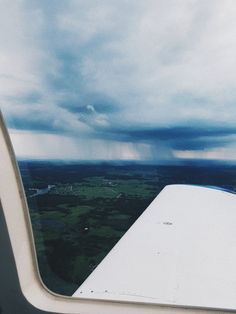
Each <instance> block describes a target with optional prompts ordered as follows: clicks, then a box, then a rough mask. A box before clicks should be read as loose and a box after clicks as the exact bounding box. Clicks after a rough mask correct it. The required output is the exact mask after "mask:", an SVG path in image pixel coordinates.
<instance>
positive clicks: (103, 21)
mask: <svg viewBox="0 0 236 314" xmlns="http://www.w3.org/2000/svg"><path fill="white" fill-rule="evenodd" d="M3 3H4V1H3ZM3 5H4V4H3ZM0 12H1V13H0V15H1V20H2V21H3V27H2V29H1V30H0V34H1V37H2V38H3V39H2V42H1V43H2V46H3V49H2V51H1V53H0V56H1V58H0V59H2V60H3V67H2V73H1V74H0V81H1V87H2V88H1V91H0V99H1V109H2V111H3V114H4V117H5V119H6V123H7V126H8V130H9V133H10V136H11V140H12V143H13V147H14V149H15V153H16V157H17V161H18V165H19V170H20V173H21V176H22V181H23V184H24V188H25V194H26V197H27V202H28V206H29V211H30V216H31V220H32V226H33V232H34V239H35V245H36V250H37V258H38V264H39V270H40V274H41V277H42V280H43V282H44V283H45V285H46V286H47V287H48V288H49V289H50V290H52V291H53V292H56V293H59V294H63V295H68V296H72V295H73V294H75V295H76V296H83V293H84V291H85V290H86V289H89V293H90V294H93V293H94V290H93V288H87V286H89V287H90V281H86V279H87V278H88V277H89V280H90V278H92V280H93V278H95V279H94V280H96V283H97V282H98V280H99V279H97V278H102V276H103V274H107V273H106V272H105V273H104V272H103V269H104V268H105V266H106V263H108V262H107V261H109V259H114V256H116V254H118V255H119V250H118V249H119V248H120V247H121V248H123V244H124V241H125V240H122V241H123V242H120V241H119V240H120V239H131V233H129V234H130V236H128V233H126V232H127V231H128V230H130V227H131V226H138V225H137V224H136V223H135V222H137V223H139V224H140V223H141V222H140V221H142V220H139V219H138V218H139V217H140V215H142V214H143V213H144V215H145V213H146V209H147V208H149V205H150V204H151V203H152V202H153V203H152V204H156V203H155V202H156V200H158V198H157V196H158V195H160V203H161V200H162V199H163V198H165V193H166V192H163V191H164V188H165V187H166V186H169V185H172V184H175V185H181V186H182V185H184V186H188V188H189V189H191V187H192V188H193V186H195V187H196V188H198V187H199V188H200V187H204V188H205V189H207V191H210V193H217V191H218V193H220V192H224V193H223V194H222V195H227V196H228V195H230V197H232V199H233V198H234V197H236V196H235V195H234V194H235V193H236V180H235V173H236V163H235V162H236V144H235V143H236V141H235V140H236V129H235V123H236V114H235V86H234V82H235V77H234V76H235V75H236V74H235V73H236V71H234V69H235V67H236V63H235V57H234V56H235V53H236V39H235V36H233V29H234V26H236V25H235V23H236V20H235V13H236V3H234V2H233V1H232V2H231V1H229V2H217V3H215V2H214V3H212V2H211V1H209V2H202V1H200V2H199V1H190V2H189V1H185V0H182V1H177V2H175V3H173V2H172V1H165V2H163V1H161V0H157V1H151V0H145V1H142V0H139V1H135V2H134V1H128V2H127V1H119V2H117V1H102V2H94V1H86V2H85V1H80V0H79V1H73V0H69V1H66V2H64V1H60V2H54V1H50V2H48V1H41V2H35V1H30V2H29V1H24V2H16V3H14V4H8V5H5V6H4V10H0ZM3 12H5V13H3ZM6 13H7V14H6ZM9 16H14V19H11V21H10V20H9ZM32 21H33V22H34V23H33V25H32ZM6 30H8V31H9V32H10V36H9V35H8V33H7V32H6ZM16 52H17V53H16ZM165 191H167V190H165ZM168 191H170V190H168ZM188 191H190V190H188ZM204 191H205V190H204ZM159 193H160V194H159ZM163 193H164V194H163ZM171 193H172V192H170V194H169V195H172V194H171ZM173 193H175V192H173ZM186 193H187V192H186ZM188 193H190V192H188ZM162 195H163V197H162ZM173 195H174V194H173ZM186 195H187V194H186ZM188 195H189V194H188ZM191 195H192V194H191ZM191 195H190V196H188V197H189V199H190V200H191V199H194V202H195V196H193V197H192V196H191ZM202 195H203V194H202ZM212 195H213V194H212ZM215 195H216V194H214V197H213V198H214V199H217V197H215ZM217 195H218V194H217ZM220 195H221V194H220ZM202 197H203V199H204V197H205V196H204V195H203V196H202ZM183 198H184V197H183ZM167 199H168V202H169V200H171V199H172V196H170V197H167ZM174 199H175V197H174V196H173V202H174ZM197 200H199V198H198V197H196V202H197ZM196 202H195V203H196ZM199 202H200V201H199ZM222 202H223V201H222ZM175 204H178V200H176V203H173V204H172V205H173V206H174V205H175ZM181 204H182V203H181ZM199 204H200V203H199ZM201 204H202V203H201ZM204 204H205V203H204ZM172 205H170V207H171V206H172ZM151 206H154V205H151ZM158 206H159V205H158ZM168 206H169V205H168ZM173 206H172V207H173ZM186 206H187V205H186ZM199 206H200V205H199ZM230 206H231V205H229V207H230ZM150 208H152V207H150ZM168 208H169V207H168ZM230 208H231V207H230ZM164 213H167V210H166V211H164ZM164 213H163V217H164V218H163V219H162V220H158V219H159V218H158V219H157V218H155V219H156V220H155V221H156V225H155V226H153V227H152V230H156V229H155V228H159V227H158V226H161V227H162V228H165V230H167V229H168V228H169V229H171V228H172V229H173V228H175V223H174V221H172V220H171V219H170V216H168V215H167V214H166V216H165V214H164ZM219 215H220V214H219ZM232 215H233V214H232ZM141 217H146V216H141ZM193 217H195V216H193ZM207 217H208V216H207ZM209 217H210V216H209ZM209 217H208V218H209ZM177 218H178V217H177ZM137 219H138V220H137ZM142 219H145V218H142ZM196 219H197V218H196ZM209 219H210V218H209ZM151 221H152V219H150V223H151ZM181 223H183V220H181ZM199 223H200V222H199ZM201 226H202V224H201ZM132 228H133V227H132ZM150 228H151V227H150ZM183 228H184V229H185V227H183ZM202 228H203V229H204V226H202ZM132 230H133V231H134V233H133V234H134V235H135V236H136V235H137V234H138V229H137V230H136V227H134V228H133V229H132ZM142 230H143V229H142ZM150 230H151V229H148V228H147V230H146V229H145V231H144V236H143V237H141V239H142V238H148V235H149V234H150ZM158 230H159V229H158ZM161 230H162V229H161ZM163 230H164V229H163ZM181 230H182V229H181ZM186 230H187V228H186ZM133 231H132V232H133ZM158 232H159V233H157V234H158V236H160V237H162V239H164V238H165V231H163V233H162V231H160V230H159V231H158ZM199 232H200V231H199ZM222 232H223V231H222ZM123 236H124V237H123ZM122 237H123V238H122ZM125 237H126V238H125ZM150 237H152V236H151V235H150ZM167 238H168V237H167ZM201 240H202V241H203V239H201ZM222 241H223V240H222ZM203 242H204V241H203ZM117 243H118V244H117ZM120 243H121V244H120ZM127 243H128V242H127ZM130 243H131V244H130V247H129V250H128V251H129V252H130V254H131V255H132V249H135V245H134V246H133V244H135V243H134V242H132V241H131V242H130ZM141 243H142V241H141V240H140V243H139V244H138V245H140V247H141V245H142V244H141ZM116 244H117V245H116ZM195 244H196V243H195ZM153 245H154V244H153ZM155 245H157V248H156V247H155V254H156V255H155V256H159V255H161V256H162V254H163V253H162V252H163V251H161V249H159V248H158V245H159V244H158V241H157V242H155ZM114 246H115V248H116V249H115V250H114V249H113V248H114ZM145 246H146V244H145ZM160 246H161V245H160ZM196 246H198V244H196ZM117 248H118V249H117ZM112 249H113V250H112ZM111 250H112V253H111V255H110V253H109V252H111ZM122 250H123V249H122ZM163 250H164V252H166V251H165V250H166V248H165V247H163ZM116 252H118V253H116ZM122 252H126V253H127V251H122ZM172 253H173V252H172ZM120 254H121V256H123V257H124V260H125V256H126V255H123V253H120ZM165 254H166V256H167V255H168V254H169V253H168V254H167V253H165ZM177 255H178V254H177ZM106 256H107V257H108V259H104V258H105V257H106ZM119 256H120V255H119ZM127 256H128V253H127ZM117 260H118V259H117ZM102 261H104V263H102V264H100V263H101V262H102ZM129 261H130V259H127V261H125V263H127V265H128V264H129ZM137 263H138V261H137ZM143 263H144V264H143V268H142V269H144V268H145V271H147V269H148V265H147V261H145V259H144V261H143ZM98 265H102V266H101V267H100V266H98ZM104 265H105V266H104ZM112 265H113V264H112ZM120 265H123V264H122V263H121V264H120ZM162 266H163V265H162ZM114 267H118V269H114V271H113V273H114V274H117V276H119V275H120V274H121V273H122V272H123V271H124V268H125V266H122V267H123V268H122V269H119V265H116V263H115V264H114ZM187 268H188V266H186V269H187ZM96 270H98V271H96ZM172 271H173V269H172V270H170V273H169V274H170V276H172V278H175V276H176V275H175V274H176V273H175V272H174V271H173V272H172ZM99 272H100V273H99ZM176 272H177V274H178V270H177V269H176ZM93 274H94V275H93ZM96 274H98V275H96ZM185 275H186V274H185ZM91 276H92V277H91ZM99 276H100V277H99ZM145 276H146V275H145ZM145 276H144V277H145ZM107 277H109V274H108V275H107ZM177 277H178V276H177ZM127 278H128V276H127ZM186 278H187V279H188V276H187V275H186ZM187 279H186V280H187ZM116 280H118V279H117V278H116ZM163 280H164V279H163ZM173 280H174V279H173ZM84 282H85V286H84V285H83V283H84ZM86 282H88V284H87V286H86ZM114 282H115V279H114ZM95 286H96V285H95ZM80 287H83V288H81V289H80ZM99 289H100V288H99ZM101 289H103V290H101V291H103V293H104V294H105V297H104V298H106V296H107V295H108V294H109V291H108V290H109V289H106V288H101ZM114 289H115V288H114ZM174 289H175V293H176V294H177V292H176V291H178V290H179V289H181V285H180V286H179V285H178V284H177V283H176V285H175V287H174ZM167 290H168V289H167ZM99 291H100V290H99ZM122 291H123V290H122ZM163 293H164V292H163ZM124 295H125V294H124ZM124 295H123V297H121V299H122V298H124V299H125V298H126V297H127V296H128V295H130V293H128V292H127V293H126V296H125V297H124ZM186 295H187V293H186ZM113 297H114V295H113ZM142 297H143V295H142ZM145 297H147V298H148V297H149V296H148V295H146V296H145ZM189 297H190V299H191V296H189ZM107 298H109V297H108V296H107ZM117 298H118V297H117ZM118 299H119V298H118ZM150 299H152V296H151V297H150ZM215 299H217V298H215ZM215 299H214V298H213V299H212V300H213V301H212V300H210V301H209V303H210V304H209V305H210V306H213V307H214V306H215V304H214V302H215V301H214V300H215ZM162 300H163V299H161V297H160V299H158V301H159V302H162ZM164 300H165V302H166V303H168V302H170V303H174V304H178V303H180V304H183V303H184V302H185V300H184V299H183V300H182V299H181V298H180V299H179V298H178V297H176V298H175V299H169V301H168V298H167V299H164ZM166 300H167V301H166ZM176 300H177V301H176ZM179 300H180V301H179ZM191 300H192V299H191ZM150 302H151V301H150ZM153 302H154V301H153ZM181 302H182V303H181ZM191 302H192V303H191V304H194V302H195V301H194V300H193V301H191ZM217 302H218V301H217ZM203 303H204V302H203ZM206 304H208V303H207V301H206V303H204V305H206ZM194 305H196V304H194ZM235 308H236V305H235Z"/></svg>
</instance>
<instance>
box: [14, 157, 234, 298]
mask: <svg viewBox="0 0 236 314" xmlns="http://www.w3.org/2000/svg"><path fill="white" fill-rule="evenodd" d="M19 168H20V172H21V175H22V179H23V184H24V188H25V193H26V196H27V201H28V205H29V210H30V216H31V220H32V226H33V232H34V237H35V244H36V251H37V257H38V263H39V270H40V274H41V277H42V280H43V282H44V283H45V285H46V286H47V287H48V288H49V289H50V290H52V291H53V292H56V293H59V294H63V295H72V294H73V292H74V291H75V290H76V289H78V287H79V286H80V285H81V284H82V282H83V281H84V280H85V279H86V278H87V277H88V275H89V274H90V273H91V272H92V271H93V270H94V268H95V267H96V266H97V265H98V264H99V263H100V262H101V260H102V259H103V258H104V257H105V255H106V254H107V253H108V252H109V251H110V250H111V249H112V247H113V246H114V245H115V244H116V243H117V241H118V240H119V239H120V238H121V237H122V235H123V234H124V233H125V232H126V231H127V230H128V229H129V227H130V226H131V225H132V224H133V223H134V222H135V220H136V219H137V218H138V217H139V216H140V215H141V214H142V212H143V211H144V210H145V209H146V208H147V206H148V205H149V204H150V203H151V202H152V200H153V199H154V198H155V197H156V196H157V195H158V193H159V192H160V191H161V190H162V189H163V188H164V187H165V186H166V185H169V184H197V185H204V186H218V187H221V188H224V189H228V190H231V191H236V175H235V174H236V166H234V165H223V164H222V165H206V164H203V165H199V164H198V165H195V166H193V165H188V166H182V165H180V166H154V165H145V164H142V165H138V164H135V165H131V164H116V163H113V164H112V163H110V164H109V163H97V164H88V163H87V164H86V163H84V164H81V163H76V162H73V163H62V162H52V161H51V162H50V161H19Z"/></svg>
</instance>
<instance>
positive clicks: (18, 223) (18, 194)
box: [0, 113, 236, 314]
mask: <svg viewBox="0 0 236 314" xmlns="http://www.w3.org/2000/svg"><path fill="white" fill-rule="evenodd" d="M0 156H1V162H0V198H1V205H2V206H1V207H2V210H3V216H4V220H5V223H6V227H7V232H8V236H9V239H10V245H11V250H12V253H13V257H14V262H15V267H16V271H17V275H18V280H19V286H20V289H21V292H22V295H23V296H24V298H25V299H26V300H27V302H28V303H29V304H31V305H32V306H33V307H35V308H37V309H39V310H41V311H48V312H54V313H55V312H56V313H65V314H66V313H70V314H78V313H85V314H95V313H96V314H99V313H103V314H110V313H113V314H121V313H124V312H125V313H126V314H134V313H135V314H139V313H140V314H141V313H145V314H149V313H150V314H151V313H154V312H155V313H176V314H178V313H183V312H185V313H202V314H204V313H209V312H214V313H219V314H220V313H222V314H223V313H229V312H231V313H232V311H229V310H225V309H222V310H220V309H214V308H201V307H191V308H190V307H186V306H177V305H176V306H173V305H166V304H148V303H141V302H127V301H110V300H107V301H102V300H94V299H93V300H92V299H91V300H89V299H83V298H82V297H81V298H74V297H73V298H72V297H68V296H62V295H59V294H56V293H54V292H52V291H50V290H49V289H48V288H47V287H46V286H45V285H44V283H43V281H42V279H41V277H40V274H39V269H38V263H37V257H36V250H35V244H34V238H33V232H32V225H31V220H30V215H29V210H28V206H27V202H26V197H25V193H24V188H23V184H22V180H21V176H20V173H19V169H18V165H17V161H16V157H15V154H14V150H13V147H12V144H11V140H10V136H9V134H8V131H7V127H6V125H5V123H4V119H3V116H2V114H1V113H0ZM0 284H2V285H4V283H0ZM3 288H4V287H3ZM9 302H10V301H9ZM233 312H235V313H236V310H235V311H233Z"/></svg>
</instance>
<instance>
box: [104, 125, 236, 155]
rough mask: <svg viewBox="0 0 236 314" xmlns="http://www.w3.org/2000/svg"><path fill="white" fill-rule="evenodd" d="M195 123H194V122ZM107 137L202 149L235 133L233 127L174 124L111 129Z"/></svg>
mask: <svg viewBox="0 0 236 314" xmlns="http://www.w3.org/2000/svg"><path fill="white" fill-rule="evenodd" d="M195 124H196V123H195ZM108 134H109V137H110V138H112V137H114V139H115V138H116V139H120V140H125V141H131V142H147V143H151V144H152V145H155V144H157V145H158V143H160V141H161V142H165V143H166V145H168V146H169V147H170V148H173V149H178V150H203V149H207V148H209V149H210V148H215V147H223V146H225V145H227V144H229V143H230V142H231V141H232V140H231V139H230V136H232V135H236V128H233V127H219V126H211V127H204V126H203V127H201V126H200V124H199V127H191V126H185V127H182V126H174V127H167V128H137V129H133V128H132V127H131V128H130V129H128V128H126V129H119V130H118V129H113V130H110V131H109V132H108Z"/></svg>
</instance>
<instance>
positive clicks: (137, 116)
mask: <svg viewBox="0 0 236 314" xmlns="http://www.w3.org/2000/svg"><path fill="white" fill-rule="evenodd" d="M0 12H1V13H0V17H1V21H2V25H3V26H2V28H1V30H0V37H1V50H0V62H1V72H0V84H1V90H0V102H1V107H2V110H3V111H4V113H5V115H6V117H7V119H8V122H9V125H10V127H12V128H16V129H21V130H31V131H37V132H44V133H61V134H67V135H71V136H78V134H79V136H80V137H86V138H103V139H107V140H110V141H111V140H112V141H116V140H118V141H123V142H124V141H127V142H134V143H137V142H140V143H149V144H150V145H153V146H155V145H156V146H158V145H159V147H163V145H164V146H165V148H166V147H169V148H170V149H177V150H202V149H208V148H209V149H211V148H213V147H224V146H226V145H228V144H229V143H230V141H231V139H232V138H233V137H232V136H231V135H235V129H234V125H235V124H236V106H235V100H236V88H235V82H236V71H235V68H236V59H235V55H236V37H235V36H234V34H235V28H236V19H235V15H236V3H235V1H234V0H226V1H221V0H214V1H213V0H211V1H203V0H190V1H186V0H177V1H176V0H175V1H174V0H165V1H164V0H158V1H156V0H155V1H154V0H145V1H142V0H138V1H132V0H131V1H125V0H121V1H116V0H109V1H108V0H106V1H105V0H104V1H82V0H81V1H80V0H79V1H78V0H77V1H75V0H74V1H73V0H69V1H63V0H62V1H46V0H43V1H40V2H39V1H32V0H31V1H29V0H28V1H27V0H25V1H14V2H12V3H10V4H9V2H8V1H7V0H3V1H1V4H0ZM160 142H163V143H164V144H160ZM231 144H232V143H231Z"/></svg>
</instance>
